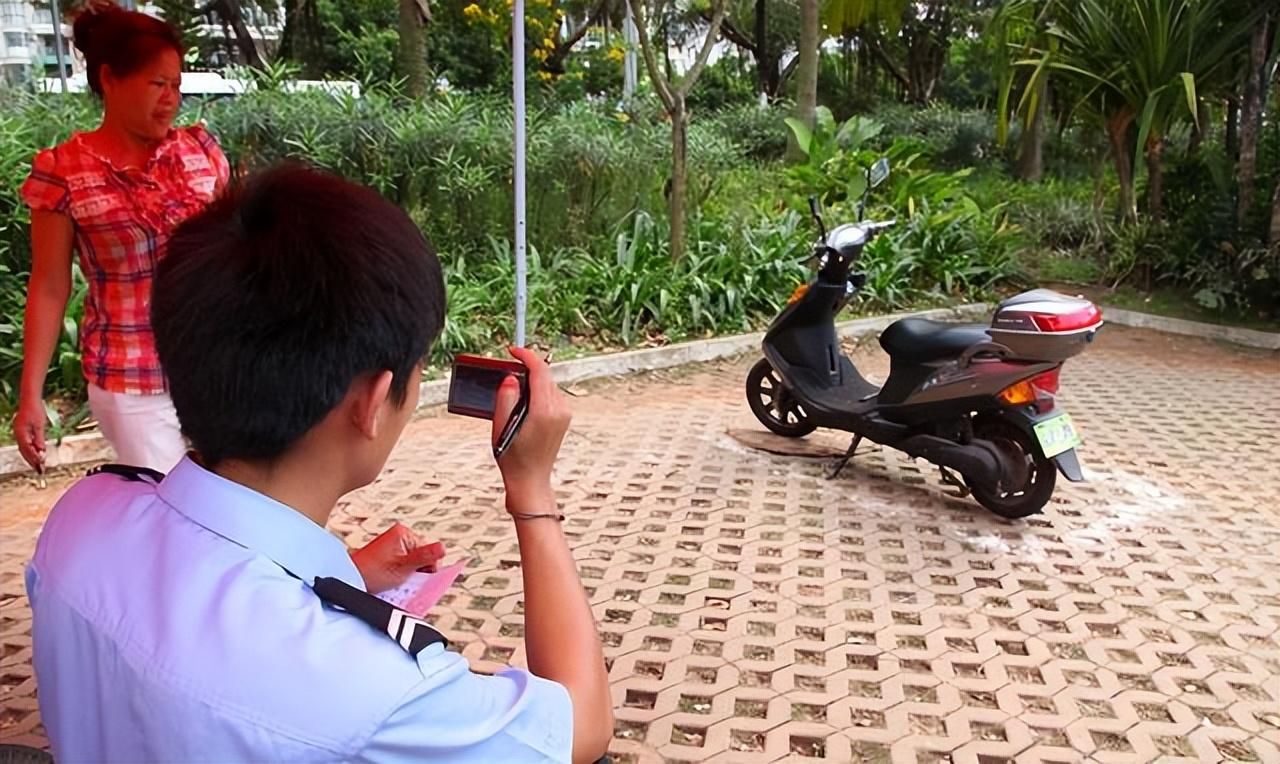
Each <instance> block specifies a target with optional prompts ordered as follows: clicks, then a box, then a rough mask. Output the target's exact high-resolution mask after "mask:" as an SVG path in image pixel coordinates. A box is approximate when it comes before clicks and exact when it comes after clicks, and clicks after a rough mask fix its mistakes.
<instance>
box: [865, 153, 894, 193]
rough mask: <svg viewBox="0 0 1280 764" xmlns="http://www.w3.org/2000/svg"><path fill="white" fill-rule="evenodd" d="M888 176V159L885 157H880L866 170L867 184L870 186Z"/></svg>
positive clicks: (881, 181)
mask: <svg viewBox="0 0 1280 764" xmlns="http://www.w3.org/2000/svg"><path fill="white" fill-rule="evenodd" d="M888 177H889V160H888V158H887V157H880V158H879V159H877V160H876V162H875V164H873V165H871V169H870V170H868V171H867V185H868V186H870V187H871V188H875V187H876V186H878V185H880V184H881V183H884V182H885V180H886V179H887V178H888Z"/></svg>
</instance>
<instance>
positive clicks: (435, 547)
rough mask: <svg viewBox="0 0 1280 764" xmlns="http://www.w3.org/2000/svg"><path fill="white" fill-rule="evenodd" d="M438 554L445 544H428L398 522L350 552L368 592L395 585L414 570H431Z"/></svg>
mask: <svg viewBox="0 0 1280 764" xmlns="http://www.w3.org/2000/svg"><path fill="white" fill-rule="evenodd" d="M441 557H444V544H441V543H439V542H435V543H431V544H428V543H426V542H424V541H423V540H422V539H420V538H419V537H418V535H417V534H416V533H414V532H413V531H411V530H409V529H408V528H406V527H405V526H403V525H401V524H400V523H396V524H395V525H393V526H391V527H390V528H389V529H387V531H386V532H384V533H383V534H382V535H381V536H379V537H377V538H376V539H374V540H373V541H370V542H369V543H368V544H365V545H364V546H362V547H360V548H359V549H357V550H355V551H354V552H352V553H351V561H352V562H354V563H355V564H356V568H357V569H359V571H360V576H361V577H362V578H364V585H365V589H367V590H368V591H369V592H370V593H371V594H377V593H378V592H385V591H387V590H388V589H394V588H396V587H397V586H399V585H400V584H403V583H404V582H405V581H406V580H408V578H409V574H410V573H413V572H415V571H417V570H421V569H426V570H428V571H434V570H435V566H436V563H438V562H439V561H440V558H441Z"/></svg>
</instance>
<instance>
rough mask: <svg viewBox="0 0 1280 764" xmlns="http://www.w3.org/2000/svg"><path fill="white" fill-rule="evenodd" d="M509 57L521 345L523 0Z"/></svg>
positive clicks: (520, 337)
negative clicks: (512, 114)
mask: <svg viewBox="0 0 1280 764" xmlns="http://www.w3.org/2000/svg"><path fill="white" fill-rule="evenodd" d="M511 59H512V61H511V64H512V66H511V94H512V96H513V99H514V101H515V108H514V116H515V119H514V122H515V178H514V181H515V202H516V204H515V207H516V209H515V218H516V220H515V223H516V225H515V256H516V346H517V347H524V344H525V311H526V310H527V308H528V301H529V295H528V285H527V281H528V263H527V262H526V259H525V247H526V243H525V235H526V232H525V186H524V165H525V107H524V0H515V2H513V3H512V7H511Z"/></svg>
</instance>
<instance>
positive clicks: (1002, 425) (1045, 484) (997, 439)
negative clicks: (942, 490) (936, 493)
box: [964, 418, 1058, 519]
mask: <svg viewBox="0 0 1280 764" xmlns="http://www.w3.org/2000/svg"><path fill="white" fill-rule="evenodd" d="M973 434H974V436H975V437H978V438H983V439H986V440H990V441H991V442H993V443H995V445H996V448H998V449H1000V450H1001V451H1003V452H1004V453H1005V454H1006V455H1007V456H1009V457H1010V458H1011V459H1013V460H1014V461H1015V462H1016V463H1018V465H1019V466H1020V467H1022V468H1023V469H1020V470H1018V473H1019V474H1018V475H1016V476H1015V481H1016V483H1017V485H1010V486H1003V485H991V484H984V483H979V482H977V481H973V480H970V479H969V477H968V476H967V475H966V476H965V478H964V482H965V484H966V485H968V486H969V490H971V491H973V498H975V499H977V500H978V503H979V504H981V505H982V506H984V507H986V508H987V509H989V510H991V511H992V512H994V513H996V514H997V515H1000V516H1001V517H1007V518H1010V519H1017V518H1021V517H1027V516H1029V515H1034V514H1036V513H1038V512H1039V511H1040V510H1041V509H1043V508H1044V505H1045V504H1048V503H1049V498H1050V497H1051V496H1053V488H1054V485H1055V484H1056V483H1057V480H1058V470H1057V468H1056V467H1055V466H1054V464H1053V460H1052V459H1046V458H1045V457H1043V456H1041V455H1040V449H1038V448H1036V447H1035V444H1034V443H1032V442H1031V436H1029V435H1028V434H1027V433H1026V432H1024V431H1023V430H1021V429H1019V428H1017V427H1015V426H1014V425H1012V424H1009V423H1008V422H1005V421H1002V420H1000V419H994V418H991V419H984V418H979V419H977V420H975V421H974V423H973Z"/></svg>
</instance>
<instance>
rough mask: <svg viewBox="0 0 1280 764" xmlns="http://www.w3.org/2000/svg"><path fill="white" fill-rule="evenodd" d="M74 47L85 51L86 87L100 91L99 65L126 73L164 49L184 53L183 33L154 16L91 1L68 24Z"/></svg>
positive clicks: (112, 70) (100, 76) (113, 71)
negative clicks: (87, 85) (87, 82)
mask: <svg viewBox="0 0 1280 764" xmlns="http://www.w3.org/2000/svg"><path fill="white" fill-rule="evenodd" d="M71 34H72V37H73V39H74V41H75V45H76V49H77V50H79V51H80V52H81V53H83V54H84V59H85V68H86V69H87V70H88V74H89V89H90V90H92V91H93V92H94V93H97V94H98V95H99V96H101V95H102V67H103V66H107V67H110V68H111V73H112V74H114V75H115V76H117V77H127V76H128V75H130V74H133V73H134V72H136V71H138V70H139V69H141V68H142V67H143V66H146V65H147V64H148V63H150V62H151V61H152V60H154V59H155V57H156V55H157V54H159V53H160V52H161V51H163V50H172V51H174V52H175V53H177V54H178V56H179V57H181V56H182V54H183V47H182V33H181V32H179V31H178V29H177V27H175V26H174V25H172V24H170V23H168V22H166V21H162V20H160V19H158V18H156V17H155V16H148V15H147V14H145V13H138V12H137V11H126V10H124V9H123V8H121V7H119V6H118V5H114V4H112V3H91V4H90V5H89V6H88V7H87V8H85V10H83V11H81V12H80V14H79V15H77V16H76V19H75V22H74V23H73V24H72V27H71Z"/></svg>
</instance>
